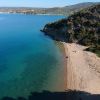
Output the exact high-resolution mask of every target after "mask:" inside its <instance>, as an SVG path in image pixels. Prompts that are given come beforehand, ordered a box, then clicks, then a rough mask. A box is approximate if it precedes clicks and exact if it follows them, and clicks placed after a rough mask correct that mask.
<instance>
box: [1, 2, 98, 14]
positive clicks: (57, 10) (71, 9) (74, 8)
mask: <svg viewBox="0 0 100 100" xmlns="http://www.w3.org/2000/svg"><path fill="white" fill-rule="evenodd" d="M95 4H97V3H93V2H86V3H79V4H75V5H71V6H65V7H53V8H32V7H0V12H3V13H22V14H49V15H55V14H56V15H71V14H73V13H75V12H78V11H80V10H82V9H84V8H87V7H89V6H92V5H95Z"/></svg>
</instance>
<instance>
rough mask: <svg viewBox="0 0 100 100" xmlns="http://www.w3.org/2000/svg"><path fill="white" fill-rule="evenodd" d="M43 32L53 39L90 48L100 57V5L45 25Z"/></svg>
mask: <svg viewBox="0 0 100 100" xmlns="http://www.w3.org/2000/svg"><path fill="white" fill-rule="evenodd" d="M43 32H45V34H47V35H49V36H51V37H52V38H53V39H56V40H60V41H65V42H70V43H78V44H81V45H85V46H89V48H88V49H87V50H90V51H92V52H96V53H98V54H99V55H100V4H98V5H94V6H91V7H88V8H86V9H83V10H81V11H79V12H76V13H74V14H73V15H71V16H69V17H68V18H65V19H62V20H59V21H57V22H53V23H49V24H47V25H45V27H44V29H43Z"/></svg>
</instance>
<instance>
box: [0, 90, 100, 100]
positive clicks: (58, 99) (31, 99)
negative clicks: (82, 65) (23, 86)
mask: <svg viewBox="0 0 100 100" xmlns="http://www.w3.org/2000/svg"><path fill="white" fill-rule="evenodd" d="M1 100H100V94H90V93H87V92H84V91H76V90H74V91H72V90H69V91H66V92H49V91H43V92H31V93H30V95H29V96H28V97H27V99H26V98H24V97H18V98H17V99H14V98H12V97H3V98H2V99H1Z"/></svg>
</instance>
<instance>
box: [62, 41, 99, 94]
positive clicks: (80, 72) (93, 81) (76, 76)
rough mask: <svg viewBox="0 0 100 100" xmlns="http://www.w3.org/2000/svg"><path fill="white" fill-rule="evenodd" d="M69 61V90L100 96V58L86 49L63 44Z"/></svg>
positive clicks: (75, 45) (76, 45)
mask: <svg viewBox="0 0 100 100" xmlns="http://www.w3.org/2000/svg"><path fill="white" fill-rule="evenodd" d="M63 44H64V47H65V52H66V61H67V66H66V67H67V89H71V90H80V91H85V92H89V93H92V94H100V58H99V57H97V56H96V55H95V54H93V53H91V52H87V51H83V50H84V49H85V48H86V47H84V46H80V45H78V44H74V43H72V44H68V43H63Z"/></svg>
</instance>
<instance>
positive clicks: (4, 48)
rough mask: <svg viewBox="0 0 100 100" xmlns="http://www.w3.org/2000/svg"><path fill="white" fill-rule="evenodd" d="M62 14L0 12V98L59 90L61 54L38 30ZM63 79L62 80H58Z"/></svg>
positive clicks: (61, 76) (60, 82) (59, 17)
mask: <svg viewBox="0 0 100 100" xmlns="http://www.w3.org/2000/svg"><path fill="white" fill-rule="evenodd" d="M61 18H63V16H46V15H45V16H44V15H24V14H0V98H1V97H4V96H12V97H17V96H26V95H28V94H29V93H30V92H32V91H42V90H50V91H53V90H54V91H59V86H61V85H62V84H63V82H64V80H63V75H62V74H61V73H63V70H64V68H63V67H62V63H63V61H62V54H61V52H60V50H59V48H58V47H57V46H56V45H55V42H54V41H53V40H51V39H50V38H49V37H47V36H45V35H44V34H43V33H42V32H40V29H42V28H43V26H44V25H45V24H46V23H48V22H52V21H56V20H58V19H61ZM61 79H62V81H61Z"/></svg>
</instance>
